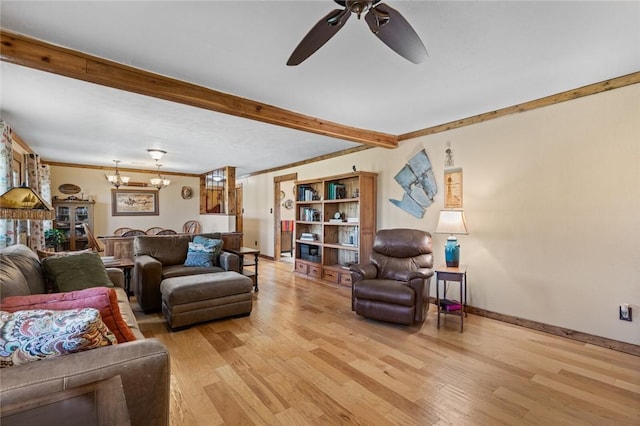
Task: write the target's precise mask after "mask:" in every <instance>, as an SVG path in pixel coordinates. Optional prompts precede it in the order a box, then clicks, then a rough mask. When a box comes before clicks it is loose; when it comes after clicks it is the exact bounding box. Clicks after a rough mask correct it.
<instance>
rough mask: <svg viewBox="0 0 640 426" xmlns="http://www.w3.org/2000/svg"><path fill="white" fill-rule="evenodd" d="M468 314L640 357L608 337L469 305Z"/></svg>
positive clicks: (635, 348) (633, 348) (631, 346)
mask: <svg viewBox="0 0 640 426" xmlns="http://www.w3.org/2000/svg"><path fill="white" fill-rule="evenodd" d="M431 303H433V304H434V305H435V298H431ZM466 309H467V312H468V313H470V314H473V315H478V316H480V317H486V318H491V319H494V320H498V321H502V322H506V323H509V324H514V325H519V326H521V327H525V328H530V329H532V330H538V331H542V332H544V333H549V334H553V335H555V336H561V337H567V338H569V339H572V340H577V341H579V342H582V343H590V344H592V345H596V346H601V347H603V348H607V349H613V350H614V351H619V352H624V353H628V354H631V355H635V356H640V345H634V344H632V343H627V342H621V341H619V340H614V339H609V338H606V337H600V336H594V335H593V334H588V333H583V332H581V331H575V330H570V329H568V328H564V327H558V326H555V325H549V324H545V323H541V322H538V321H532V320H528V319H524V318H519V317H515V316H512V315H505V314H499V313H497V312H492V311H488V310H486V309H481V308H476V307H474V306H469V305H467V307H466Z"/></svg>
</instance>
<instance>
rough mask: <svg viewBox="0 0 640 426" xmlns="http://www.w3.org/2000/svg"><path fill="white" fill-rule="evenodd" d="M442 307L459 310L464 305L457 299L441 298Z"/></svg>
mask: <svg viewBox="0 0 640 426" xmlns="http://www.w3.org/2000/svg"><path fill="white" fill-rule="evenodd" d="M440 308H441V309H443V310H445V311H447V312H451V311H459V310H460V309H462V305H461V304H460V302H458V301H457V300H449V299H440Z"/></svg>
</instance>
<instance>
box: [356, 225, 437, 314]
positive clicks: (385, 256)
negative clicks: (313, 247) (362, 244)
mask: <svg viewBox="0 0 640 426" xmlns="http://www.w3.org/2000/svg"><path fill="white" fill-rule="evenodd" d="M350 272H351V281H352V287H351V309H352V310H353V311H355V312H356V313H357V314H358V315H362V316H363V317H367V318H372V319H376V320H381V321H388V322H393V323H398V324H406V325H411V324H419V323H422V322H424V319H425V317H426V313H427V311H428V309H429V286H430V283H431V276H433V253H432V246H431V234H429V233H428V232H425V231H419V230H415V229H384V230H380V231H378V232H377V234H376V237H375V240H374V241H373V250H372V252H371V256H370V263H368V264H359V265H352V266H351V268H350Z"/></svg>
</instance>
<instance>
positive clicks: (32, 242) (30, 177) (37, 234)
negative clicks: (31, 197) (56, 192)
mask: <svg viewBox="0 0 640 426" xmlns="http://www.w3.org/2000/svg"><path fill="white" fill-rule="evenodd" d="M24 164H25V169H26V171H27V184H28V185H29V187H30V188H31V189H33V190H34V191H35V192H37V193H38V194H40V195H41V196H42V182H41V180H40V174H41V167H40V156H39V155H37V154H25V155H24ZM49 196H51V190H50V188H49ZM45 201H47V200H45ZM27 226H28V229H29V232H28V235H29V239H28V241H27V245H28V246H29V247H31V249H32V250H44V248H45V242H44V225H43V221H42V220H29V221H28V225H27Z"/></svg>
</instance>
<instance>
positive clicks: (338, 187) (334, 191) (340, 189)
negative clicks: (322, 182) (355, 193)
mask: <svg viewBox="0 0 640 426" xmlns="http://www.w3.org/2000/svg"><path fill="white" fill-rule="evenodd" d="M343 198H347V187H346V185H345V184H344V183H336V182H329V184H328V185H327V199H328V200H341V199H343Z"/></svg>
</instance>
